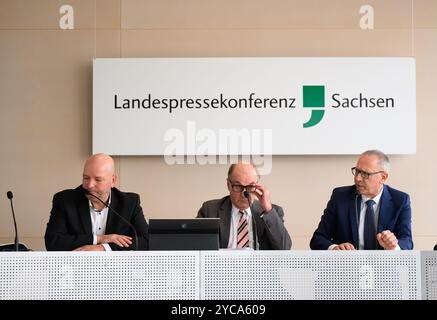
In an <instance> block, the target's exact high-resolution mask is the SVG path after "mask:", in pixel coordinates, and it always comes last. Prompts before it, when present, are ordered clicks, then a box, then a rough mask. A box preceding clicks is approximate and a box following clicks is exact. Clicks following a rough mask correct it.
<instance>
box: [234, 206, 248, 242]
mask: <svg viewBox="0 0 437 320" xmlns="http://www.w3.org/2000/svg"><path fill="white" fill-rule="evenodd" d="M247 247H249V226H248V224H247V219H246V217H245V214H244V211H240V220H239V221H238V227H237V248H247Z"/></svg>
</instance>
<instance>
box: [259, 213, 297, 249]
mask: <svg viewBox="0 0 437 320" xmlns="http://www.w3.org/2000/svg"><path fill="white" fill-rule="evenodd" d="M262 219H263V220H264V222H265V226H266V234H267V238H268V239H269V242H270V245H271V248H272V250H290V249H291V238H290V235H289V234H288V231H287V229H286V228H285V225H284V210H282V208H281V207H280V206H277V205H274V206H273V208H272V210H271V211H270V212H266V213H264V215H263V218H262Z"/></svg>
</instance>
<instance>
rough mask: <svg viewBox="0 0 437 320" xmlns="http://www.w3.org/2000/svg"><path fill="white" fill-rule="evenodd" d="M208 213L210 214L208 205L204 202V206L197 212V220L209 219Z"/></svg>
mask: <svg viewBox="0 0 437 320" xmlns="http://www.w3.org/2000/svg"><path fill="white" fill-rule="evenodd" d="M207 212H208V209H207V205H206V202H204V203H203V204H202V207H201V208H200V209H199V211H198V212H197V217H196V218H208V213H207Z"/></svg>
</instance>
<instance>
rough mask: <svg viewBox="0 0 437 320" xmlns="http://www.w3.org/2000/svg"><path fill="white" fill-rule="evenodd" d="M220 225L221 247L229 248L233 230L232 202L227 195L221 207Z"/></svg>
mask: <svg viewBox="0 0 437 320" xmlns="http://www.w3.org/2000/svg"><path fill="white" fill-rule="evenodd" d="M218 213H219V218H220V221H221V225H220V247H221V248H227V247H228V243H229V232H230V230H231V214H232V202H231V198H229V197H227V198H226V199H225V201H223V202H222V203H221V205H220V207H219V212H218Z"/></svg>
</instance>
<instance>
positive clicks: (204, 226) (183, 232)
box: [149, 218, 220, 250]
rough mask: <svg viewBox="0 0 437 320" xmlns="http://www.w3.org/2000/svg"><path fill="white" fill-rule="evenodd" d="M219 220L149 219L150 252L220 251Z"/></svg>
mask: <svg viewBox="0 0 437 320" xmlns="http://www.w3.org/2000/svg"><path fill="white" fill-rule="evenodd" d="M219 221H220V219H219V218H195V219H149V250H218V249H219Z"/></svg>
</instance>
